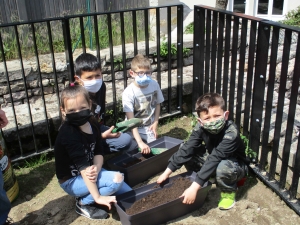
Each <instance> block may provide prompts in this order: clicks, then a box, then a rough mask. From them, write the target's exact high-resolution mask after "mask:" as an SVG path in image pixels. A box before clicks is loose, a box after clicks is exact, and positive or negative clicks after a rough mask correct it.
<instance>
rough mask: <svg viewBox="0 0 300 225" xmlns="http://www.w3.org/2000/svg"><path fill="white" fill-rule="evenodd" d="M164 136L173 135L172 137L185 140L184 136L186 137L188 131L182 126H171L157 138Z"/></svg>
mask: <svg viewBox="0 0 300 225" xmlns="http://www.w3.org/2000/svg"><path fill="white" fill-rule="evenodd" d="M164 136H168V137H173V138H178V139H181V140H185V139H186V138H188V136H189V133H188V132H187V131H186V130H185V129H183V128H178V127H175V128H172V129H171V130H170V131H168V132H165V133H161V134H159V135H158V138H160V137H164Z"/></svg>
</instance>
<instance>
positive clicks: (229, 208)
mask: <svg viewBox="0 0 300 225" xmlns="http://www.w3.org/2000/svg"><path fill="white" fill-rule="evenodd" d="M234 205H235V202H234V203H233V204H232V205H231V206H229V207H228V208H226V209H225V208H222V207H219V209H220V210H228V209H231V208H232V207H233V206H234Z"/></svg>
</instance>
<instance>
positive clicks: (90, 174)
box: [85, 165, 98, 183]
mask: <svg viewBox="0 0 300 225" xmlns="http://www.w3.org/2000/svg"><path fill="white" fill-rule="evenodd" d="M85 175H86V177H87V178H88V179H89V180H90V181H91V182H93V183H96V181H97V179H98V171H97V166H95V165H92V166H90V167H88V168H86V169H85Z"/></svg>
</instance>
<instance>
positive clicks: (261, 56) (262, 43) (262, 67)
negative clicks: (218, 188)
mask: <svg viewBox="0 0 300 225" xmlns="http://www.w3.org/2000/svg"><path fill="white" fill-rule="evenodd" d="M269 38H270V26H269V25H267V24H264V23H263V22H260V23H259V28H258V37H257V51H256V63H255V75H254V87H253V96H252V112H251V126H250V137H249V139H250V146H251V148H252V149H253V150H254V151H255V152H258V151H259V144H260V133H261V120H262V111H263V103H264V91H265V84H266V72H267V62H268V50H269ZM254 99H255V101H254Z"/></svg>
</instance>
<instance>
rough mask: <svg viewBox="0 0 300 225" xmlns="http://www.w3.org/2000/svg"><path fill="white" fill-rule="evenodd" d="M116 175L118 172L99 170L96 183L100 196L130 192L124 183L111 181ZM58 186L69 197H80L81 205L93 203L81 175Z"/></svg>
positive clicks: (129, 188)
mask: <svg viewBox="0 0 300 225" xmlns="http://www.w3.org/2000/svg"><path fill="white" fill-rule="evenodd" d="M116 173H118V172H115V171H107V170H105V169H103V168H102V169H101V171H100V173H99V174H98V179H97V182H96V184H97V187H98V189H99V192H100V195H103V196H108V195H112V194H114V195H119V194H122V193H125V192H128V191H131V190H132V189H131V187H129V186H128V185H127V184H126V183H125V182H124V181H123V182H120V183H116V182H114V181H113V179H114V177H115V174H116ZM60 186H61V188H62V189H63V190H64V191H65V192H67V193H68V194H69V195H72V196H75V197H80V198H81V202H82V204H92V203H94V202H95V201H94V198H93V196H92V195H91V194H90V192H89V190H88V188H87V186H86V185H85V182H84V180H83V178H82V176H81V175H79V176H76V177H73V178H70V179H69V180H67V181H65V182H64V183H62V184H60Z"/></svg>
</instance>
